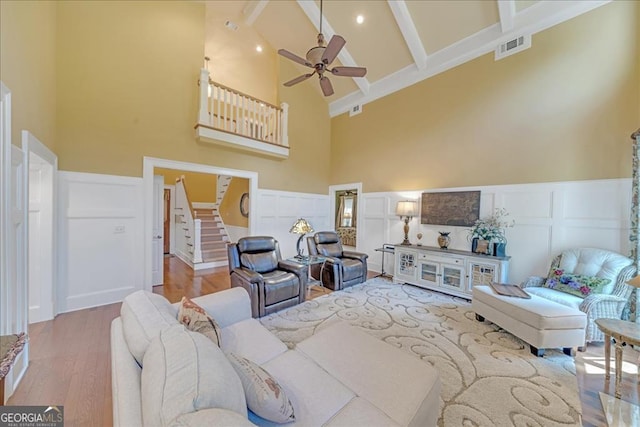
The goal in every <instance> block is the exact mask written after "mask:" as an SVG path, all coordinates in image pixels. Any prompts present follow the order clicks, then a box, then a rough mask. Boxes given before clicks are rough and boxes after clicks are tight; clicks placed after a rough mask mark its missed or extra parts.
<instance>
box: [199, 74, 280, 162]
mask: <svg viewBox="0 0 640 427" xmlns="http://www.w3.org/2000/svg"><path fill="white" fill-rule="evenodd" d="M287 116H288V105H287V104H286V103H282V104H281V106H280V107H277V106H275V105H272V104H269V103H268V102H266V101H262V100H260V99H257V98H254V97H252V96H250V95H246V94H244V93H242V92H239V91H237V90H234V89H231V88H229V87H226V86H224V85H221V84H219V83H216V82H214V81H212V80H211V79H210V78H209V71H208V70H207V69H205V68H203V69H202V70H201V71H200V111H199V114H198V123H197V124H196V126H195V129H196V138H197V140H198V141H203V142H207V143H211V144H218V145H223V146H227V147H233V148H235V149H240V150H246V151H251V152H255V153H260V154H262V155H267V156H272V157H277V158H281V159H286V158H288V157H289V141H288V135H287Z"/></svg>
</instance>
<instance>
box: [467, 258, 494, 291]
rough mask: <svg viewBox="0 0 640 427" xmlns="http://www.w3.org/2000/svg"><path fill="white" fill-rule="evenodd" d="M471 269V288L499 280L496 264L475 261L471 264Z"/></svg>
mask: <svg viewBox="0 0 640 427" xmlns="http://www.w3.org/2000/svg"><path fill="white" fill-rule="evenodd" d="M469 270H470V272H469V278H470V282H469V290H471V289H473V287H474V286H476V285H489V284H491V282H495V281H496V280H497V278H496V271H497V269H496V266H495V265H491V264H480V263H475V262H474V263H471V265H470V266H469Z"/></svg>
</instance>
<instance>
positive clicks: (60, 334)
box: [8, 257, 640, 427]
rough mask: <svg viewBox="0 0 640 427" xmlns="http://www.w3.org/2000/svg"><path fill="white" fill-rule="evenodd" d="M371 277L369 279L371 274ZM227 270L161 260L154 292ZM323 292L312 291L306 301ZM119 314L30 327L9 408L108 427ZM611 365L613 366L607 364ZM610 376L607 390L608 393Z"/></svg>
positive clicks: (592, 417) (205, 283)
mask: <svg viewBox="0 0 640 427" xmlns="http://www.w3.org/2000/svg"><path fill="white" fill-rule="evenodd" d="M370 276H371V275H370ZM229 286H230V285H229V273H228V271H227V269H226V268H218V269H214V270H203V271H201V272H196V273H195V274H194V273H193V271H191V270H190V269H189V268H188V267H187V266H186V265H185V264H183V263H182V262H181V261H180V260H178V259H177V258H175V257H167V258H165V285H164V286H157V287H154V292H156V293H158V294H162V295H165V296H166V297H167V298H168V299H169V300H170V301H172V302H176V301H179V300H180V298H182V296H183V295H187V296H190V297H195V296H198V295H204V294H208V293H212V292H217V291H220V290H222V289H227V288H229ZM324 292H329V291H326V290H325V291H322V290H317V289H316V288H314V289H313V290H312V294H311V298H315V297H317V296H320V295H322V294H323V293H324ZM119 315H120V304H111V305H107V306H103V307H97V308H91V309H87V310H80V311H76V312H72V313H66V314H61V315H59V316H57V317H56V318H55V319H54V320H52V321H48V322H41V323H35V324H32V325H30V326H29V337H30V346H31V350H30V351H31V353H30V360H31V362H30V366H29V369H28V371H27V373H26V374H25V377H24V379H23V380H22V382H21V383H20V385H19V387H18V390H16V392H15V393H14V395H13V396H12V397H11V398H10V399H9V402H8V404H9V405H64V412H65V425H67V426H100V425H102V426H110V425H112V412H111V411H112V406H111V358H110V356H109V351H110V350H109V348H110V347H109V328H110V325H111V321H112V320H113V319H114V318H115V317H117V316H119ZM603 348H604V347H603V345H602V344H590V345H589V346H588V348H587V351H586V352H583V353H578V355H577V356H576V370H577V379H578V387H579V388H580V400H581V401H582V412H583V424H584V426H598V427H599V426H604V425H606V422H605V418H604V414H603V412H602V406H601V404H600V399H599V395H598V392H600V391H603V390H604V387H605V380H604V368H603V367H604V357H603V354H604V350H603ZM624 356H625V369H627V370H628V372H627V373H624V374H623V382H622V396H623V399H624V400H626V401H629V402H631V403H634V404H636V405H637V404H639V402H640V390H639V387H638V385H639V383H638V378H639V377H638V375H636V374H634V373H635V372H637V371H636V366H637V365H635V363H636V362H637V357H638V353H636V352H634V351H632V350H626V351H625V352H624ZM612 366H613V363H612ZM613 387H614V384H613V377H612V381H611V382H610V384H607V385H606V389H607V390H608V392H609V394H613Z"/></svg>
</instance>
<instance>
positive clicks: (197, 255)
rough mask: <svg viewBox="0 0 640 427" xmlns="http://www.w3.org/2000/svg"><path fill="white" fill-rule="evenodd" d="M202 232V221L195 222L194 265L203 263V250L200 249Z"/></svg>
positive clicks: (196, 220)
mask: <svg viewBox="0 0 640 427" xmlns="http://www.w3.org/2000/svg"><path fill="white" fill-rule="evenodd" d="M201 232H202V220H201V219H194V220H193V263H194V264H197V263H199V262H202V248H201V247H200V246H201V245H200V240H201V236H200V234H201Z"/></svg>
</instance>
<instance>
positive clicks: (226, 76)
mask: <svg viewBox="0 0 640 427" xmlns="http://www.w3.org/2000/svg"><path fill="white" fill-rule="evenodd" d="M237 4H238V3H236V2H233V3H231V4H230V3H228V2H209V3H207V12H206V27H205V36H206V39H205V45H204V49H205V54H206V56H208V57H209V58H210V62H209V71H210V72H211V79H212V80H214V81H215V82H217V83H222V84H223V85H225V86H228V87H230V88H233V89H235V90H238V91H240V92H243V93H246V94H247V95H251V96H253V97H254V98H258V99H261V100H263V101H267V102H268V103H270V104H275V105H278V86H277V83H278V61H277V53H276V51H275V50H274V49H273V48H272V47H271V46H270V45H269V43H267V41H266V40H264V39H263V38H262V36H260V35H259V34H258V33H257V32H256V31H255V30H254V29H253V27H250V26H248V25H245V24H244V19H245V16H244V15H243V14H242V9H243V8H242V7H238V6H237ZM228 20H231V21H233V22H235V23H237V24H239V25H238V30H236V31H231V30H229V29H228V28H227V27H226V26H225V22H227V21H228ZM257 45H260V46H262V49H263V50H262V52H257V51H256V46H257Z"/></svg>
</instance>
